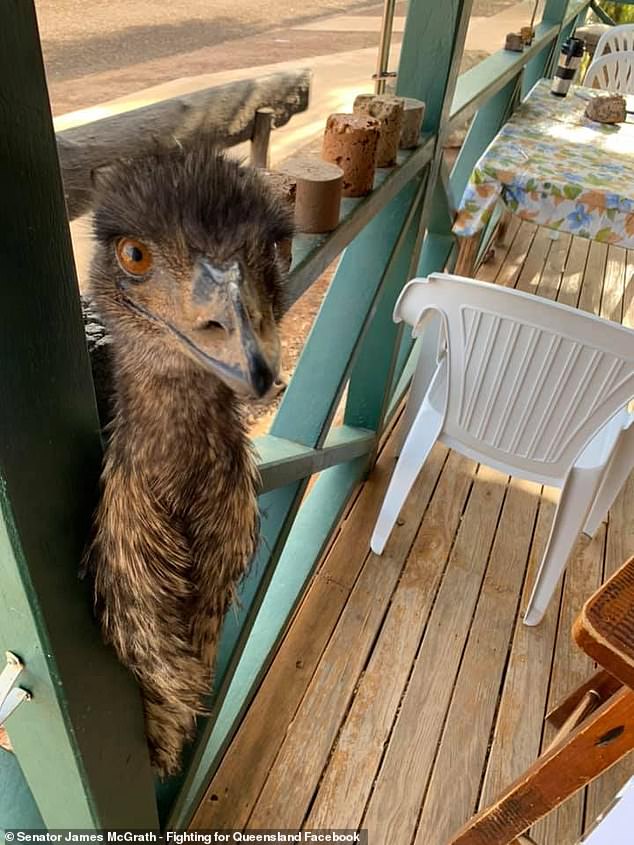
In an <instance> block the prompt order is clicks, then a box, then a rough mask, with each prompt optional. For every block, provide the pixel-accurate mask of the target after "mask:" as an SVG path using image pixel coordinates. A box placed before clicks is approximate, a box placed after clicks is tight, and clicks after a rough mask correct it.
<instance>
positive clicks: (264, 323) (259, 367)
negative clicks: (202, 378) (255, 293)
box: [189, 259, 279, 398]
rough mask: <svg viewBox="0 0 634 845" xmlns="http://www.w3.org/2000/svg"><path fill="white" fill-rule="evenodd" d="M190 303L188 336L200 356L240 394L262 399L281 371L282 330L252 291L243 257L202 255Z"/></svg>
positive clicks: (197, 267)
mask: <svg viewBox="0 0 634 845" xmlns="http://www.w3.org/2000/svg"><path fill="white" fill-rule="evenodd" d="M250 300H252V301H250ZM191 307H192V312H193V313H192V316H193V318H194V331H193V332H192V333H191V334H189V338H191V341H192V343H193V346H194V349H195V352H196V353H197V354H196V357H197V358H198V360H199V361H201V363H203V364H204V365H205V366H207V367H208V368H209V369H210V370H211V371H212V372H214V373H215V374H216V375H217V376H218V377H219V378H220V379H222V381H224V382H225V383H226V384H227V385H228V386H229V387H231V388H232V389H233V390H235V391H236V392H238V393H242V394H244V393H247V394H250V395H255V396H257V397H258V398H261V397H262V396H264V395H265V394H266V393H268V391H269V390H270V388H271V386H272V385H273V382H274V381H275V379H276V378H277V375H278V372H279V338H278V335H277V329H276V326H275V323H274V320H273V317H272V315H271V314H265V315H261V314H260V310H259V308H258V304H257V302H256V301H255V300H254V298H253V297H252V296H251V297H250V296H249V290H248V288H247V285H245V283H244V279H243V274H242V270H241V268H240V265H239V264H238V262H237V261H230V262H228V263H227V264H223V265H219V264H212V263H211V262H209V261H208V260H206V259H200V260H199V261H198V262H197V266H196V271H195V274H194V279H193V288H192V296H191ZM254 323H255V326H257V328H255V327H254Z"/></svg>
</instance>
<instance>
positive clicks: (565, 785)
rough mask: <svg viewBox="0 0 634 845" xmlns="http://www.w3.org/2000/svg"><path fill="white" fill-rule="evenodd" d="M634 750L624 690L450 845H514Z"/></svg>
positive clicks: (633, 721) (633, 722) (632, 697)
mask: <svg viewBox="0 0 634 845" xmlns="http://www.w3.org/2000/svg"><path fill="white" fill-rule="evenodd" d="M632 748H634V691H632V690H630V689H627V688H626V687H624V688H623V689H622V690H621V691H620V692H617V693H616V695H614V696H613V697H612V698H611V699H610V700H609V701H607V702H606V703H605V704H604V705H603V706H602V707H601V708H600V709H599V710H596V711H595V712H594V713H593V714H592V715H591V716H589V717H588V719H586V721H585V722H583V723H582V724H581V725H579V726H578V727H577V728H575V730H574V731H573V732H572V733H571V734H569V735H568V737H567V738H566V739H564V740H562V742H560V743H559V744H558V745H557V746H555V747H553V748H550V749H549V750H548V751H547V752H546V753H545V754H543V755H542V756H541V757H540V758H539V759H538V760H536V761H535V763H533V765H532V766H531V768H530V769H528V771H526V772H524V774H523V775H521V777H519V778H518V779H517V780H516V781H515V782H514V783H513V784H512V785H511V786H510V787H509V788H508V789H507V790H506V791H505V792H504V793H503V794H502V795H501V796H500V798H498V800H497V801H496V802H495V804H493V805H492V806H490V807H487V808H486V809H484V810H482V812H480V813H478V815H477V816H474V818H472V819H471V820H470V821H469V822H467V824H466V825H465V826H464V827H463V828H462V830H460V831H459V832H458V833H457V834H456V836H455V837H454V838H453V839H452V840H451V842H450V845H509V843H511V842H513V841H514V839H515V838H516V837H517V836H519V835H520V834H521V833H523V832H524V831H525V830H528V828H529V827H531V826H532V825H533V824H535V822H537V821H539V819H541V818H542V816H545V815H546V813H548V812H550V810H553V809H555V807H557V806H559V804H561V803H562V802H563V801H565V800H566V799H567V798H569V797H570V796H571V795H574V793H575V792H577V791H578V790H579V789H582V788H583V787H584V786H586V785H587V784H588V783H590V782H591V781H593V780H594V779H595V778H596V777H598V776H599V775H600V774H602V773H603V772H604V771H605V770H606V769H608V768H609V767H610V766H612V765H614V763H617V762H618V761H619V760H620V759H621V758H622V757H624V756H625V754H627V753H628V752H629V751H631V750H632Z"/></svg>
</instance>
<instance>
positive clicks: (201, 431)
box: [86, 148, 291, 775]
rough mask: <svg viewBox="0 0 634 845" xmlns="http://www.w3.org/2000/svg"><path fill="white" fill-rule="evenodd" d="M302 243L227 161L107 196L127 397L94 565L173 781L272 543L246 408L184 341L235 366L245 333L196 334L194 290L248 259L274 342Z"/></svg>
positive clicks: (183, 169)
mask: <svg viewBox="0 0 634 845" xmlns="http://www.w3.org/2000/svg"><path fill="white" fill-rule="evenodd" d="M290 234H291V225H290V221H289V218H288V213H287V212H286V211H285V210H284V207H283V206H282V205H281V204H280V202H279V201H278V200H277V199H276V198H274V197H273V196H272V195H271V194H270V193H269V191H268V188H267V187H266V186H265V185H264V184H263V182H262V180H261V179H260V178H259V176H258V175H257V174H256V173H255V172H253V171H250V170H248V169H245V168H242V167H240V166H239V165H238V164H237V163H234V162H231V161H229V160H227V159H225V158H224V157H222V156H221V155H219V154H217V153H216V152H214V151H213V150H209V149H204V148H203V149H201V148H198V149H196V150H190V151H182V150H176V151H172V152H169V153H165V154H164V155H159V156H153V157H151V158H148V159H144V160H142V161H136V162H130V163H123V164H121V165H119V166H116V167H115V168H113V169H112V170H110V171H109V172H108V173H107V174H106V175H105V176H104V177H103V179H102V180H101V184H100V185H99V198H98V207H97V210H96V214H95V236H96V240H97V251H96V255H95V259H94V262H93V267H92V275H91V292H92V297H93V301H94V304H95V306H96V308H97V310H98V311H99V313H100V315H101V317H102V318H103V320H104V322H105V323H106V326H107V328H108V330H109V332H110V334H111V336H112V339H113V344H112V346H113V349H114V354H115V382H116V396H115V415H114V418H113V421H112V423H111V424H110V427H109V443H108V447H107V453H106V457H105V464H104V468H103V475H102V496H101V501H100V504H99V506H98V510H97V513H96V516H95V526H94V537H93V539H92V542H91V544H90V546H89V548H88V551H87V554H86V568H87V570H88V571H89V572H90V573H91V575H92V577H93V579H94V591H95V603H96V608H97V613H98V616H99V619H100V621H101V625H102V629H103V634H104V637H105V639H106V640H107V641H108V642H109V643H112V645H113V646H114V648H115V649H116V652H117V654H118V656H119V659H120V660H121V661H122V662H123V663H124V664H125V665H126V666H128V667H129V668H130V669H131V670H132V672H133V673H134V674H135V676H136V678H137V679H138V682H139V684H140V686H141V690H142V693H143V698H144V705H145V717H146V731H147V737H148V741H149V746H150V753H151V757H152V762H153V765H154V766H155V767H156V769H157V770H158V772H159V773H160V774H161V775H166V774H171V773H174V772H175V771H177V770H178V768H179V761H180V755H181V750H182V746H183V743H184V742H185V741H187V740H188V739H191V737H192V736H193V733H194V729H195V721H196V716H197V714H199V713H200V712H201V711H202V699H203V697H204V696H206V695H207V694H208V693H209V692H210V689H211V682H212V666H213V661H214V657H215V653H216V647H217V640H218V633H219V628H220V625H221V622H222V619H223V616H224V614H225V612H226V610H227V607H228V605H229V603H230V602H231V600H232V598H233V596H234V592H235V586H236V584H237V582H238V581H239V580H240V578H241V577H242V576H243V574H244V573H245V570H246V569H247V567H248V565H249V562H250V560H251V558H252V556H253V553H254V551H255V547H256V542H257V533H258V532H257V527H258V512H257V502H256V489H257V472H256V468H255V464H254V461H253V456H252V454H251V450H250V446H249V442H248V439H247V436H246V432H245V428H244V423H243V420H242V415H241V408H240V401H239V399H238V397H237V396H236V395H235V393H234V392H233V390H232V389H230V388H229V387H228V386H227V385H226V384H225V383H224V381H223V379H222V378H220V377H218V375H217V374H216V373H215V372H213V371H211V370H210V369H209V368H207V367H206V366H204V363H200V362H199V361H197V360H195V359H194V358H193V357H192V355H191V354H188V350H187V349H186V348H185V346H184V345H183V342H180V341H179V338H181V339H182V336H183V335H187V337H189V338H192V339H193V341H192V342H193V343H198V340H199V338H202V340H201V342H203V341H204V343H206V344H208V346H209V344H211V346H210V347H209V348H212V349H213V350H219V351H217V352H214V355H216V354H217V355H219V356H222V349H223V343H225V342H228V340H229V338H230V337H234V336H235V332H233V333H232V334H227V333H225V332H223V326H224V325H225V324H224V322H223V323H222V325H219V324H218V323H217V322H213V321H211V320H210V321H209V324H208V325H207V323H205V324H204V325H203V323H201V322H200V319H199V318H197V319H198V322H197V323H196V328H193V329H192V330H191V332H189V329H188V326H189V325H190V322H191V321H190V322H188V320H189V319H190V316H191V315H189V316H188V314H189V312H188V313H187V314H185V312H186V311H187V309H188V308H190V305H189V303H190V302H191V300H192V296H194V298H195V296H196V295H197V294H192V290H193V288H192V281H191V280H192V278H193V276H195V274H196V270H195V268H196V267H197V266H198V265H197V262H198V263H200V261H201V260H203V259H204V260H209V261H213V262H227V261H229V260H233V261H236V262H238V263H239V266H240V267H241V268H242V273H243V281H242V286H243V288H244V291H243V293H244V297H245V301H246V302H248V303H249V305H248V310H249V313H250V316H251V320H252V322H253V325H254V326H255V327H256V329H257V331H258V332H260V333H261V336H264V335H267V332H268V335H272V333H274V332H275V326H274V324H273V328H272V329H271V327H270V326H269V327H268V328H267V326H266V323H267V319H268V318H267V315H269V314H272V315H273V316H274V317H275V318H277V317H279V315H280V310H281V303H282V296H283V282H282V271H281V269H280V266H279V262H278V260H277V257H276V250H275V243H276V242H277V241H280V240H283V239H284V238H287V237H289V236H290ZM128 237H131V238H135V239H138V240H140V241H142V242H143V243H145V244H148V245H149V249H150V250H151V253H152V256H153V266H152V270H151V271H150V272H148V273H147V274H146V276H144V277H143V278H142V279H131V278H130V277H129V276H127V275H126V274H125V273H124V272H123V270H122V269H121V267H120V266H119V264H118V263H117V259H116V255H115V248H116V245H117V243H118V242H119V241H120V239H121V238H128ZM247 288H248V290H247ZM198 293H199V292H198ZM197 302H198V301H197ZM199 304H200V303H198V305H199ZM197 307H198V306H197ZM156 315H158V318H156ZM223 319H224V318H223ZM201 325H203V329H204V333H203V329H201V328H200V326H201ZM170 326H176V327H177V328H178V332H176V333H174V332H172V331H171V330H170V329H169V327H170ZM225 328H226V326H225ZM254 331H255V329H254ZM188 332H189V334H188ZM268 335H267V336H268ZM258 336H260V335H258ZM186 339H187V338H186ZM275 340H276V339H275ZM188 342H189V341H188ZM214 344H215V345H214ZM190 345H191V344H190ZM205 348H207V347H205Z"/></svg>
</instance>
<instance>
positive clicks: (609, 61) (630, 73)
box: [583, 50, 634, 94]
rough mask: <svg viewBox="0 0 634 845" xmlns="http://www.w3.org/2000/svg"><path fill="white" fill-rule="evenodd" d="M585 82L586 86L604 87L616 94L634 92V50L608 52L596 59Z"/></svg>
mask: <svg viewBox="0 0 634 845" xmlns="http://www.w3.org/2000/svg"><path fill="white" fill-rule="evenodd" d="M583 84H584V86H585V87H586V88H602V89H604V90H605V91H612V92H613V93H615V94H634V50H626V51H621V52H618V53H607V55H605V56H601V58H600V59H595V60H594V61H593V62H592V64H591V65H590V67H589V68H588V72H587V73H586V78H585V79H584V81H583Z"/></svg>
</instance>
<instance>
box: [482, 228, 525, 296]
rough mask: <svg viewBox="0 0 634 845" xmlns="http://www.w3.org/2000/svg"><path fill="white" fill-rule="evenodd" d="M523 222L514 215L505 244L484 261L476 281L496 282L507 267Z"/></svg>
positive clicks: (496, 247)
mask: <svg viewBox="0 0 634 845" xmlns="http://www.w3.org/2000/svg"><path fill="white" fill-rule="evenodd" d="M520 226H521V220H520V218H519V217H517V215H515V214H513V215H512V216H511V220H510V223H509V227H508V229H507V230H506V235H505V237H504V242H503V243H500V244H496V245H495V247H494V248H493V249H492V250H491V251H490V252H491V255H490V257H489V258H488V259H487V260H486V261H483V262H482V263H481V264H480V266H479V267H478V272H477V273H476V279H479V281H481V282H495V281H496V279H497V277H498V275H499V274H500V272H501V271H502V269H503V267H505V265H506V263H507V261H509V260H510V254H511V249H512V248H513V245H514V244H515V239H516V237H517V235H518V233H519V231H520Z"/></svg>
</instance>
